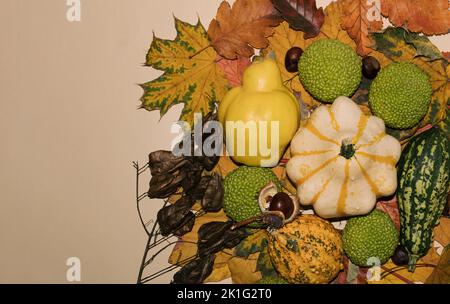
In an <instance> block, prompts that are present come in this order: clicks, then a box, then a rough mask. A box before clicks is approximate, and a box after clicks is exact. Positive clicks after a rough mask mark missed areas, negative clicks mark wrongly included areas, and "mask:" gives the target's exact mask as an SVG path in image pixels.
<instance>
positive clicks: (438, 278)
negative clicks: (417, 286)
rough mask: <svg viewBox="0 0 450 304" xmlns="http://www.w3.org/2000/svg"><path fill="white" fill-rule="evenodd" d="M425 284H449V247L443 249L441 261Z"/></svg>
mask: <svg viewBox="0 0 450 304" xmlns="http://www.w3.org/2000/svg"><path fill="white" fill-rule="evenodd" d="M425 283H426V284H450V246H447V247H445V248H444V252H443V253H442V256H441V259H440V260H439V263H438V264H437V266H436V268H435V269H434V270H433V272H432V273H431V275H430V276H429V277H428V278H427V280H426V281H425Z"/></svg>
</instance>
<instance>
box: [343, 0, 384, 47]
mask: <svg viewBox="0 0 450 304" xmlns="http://www.w3.org/2000/svg"><path fill="white" fill-rule="evenodd" d="M339 3H340V5H341V9H342V13H343V14H342V16H343V17H342V20H341V25H342V27H343V28H344V29H345V30H346V31H347V33H348V34H349V35H350V37H352V38H353V40H355V42H356V45H357V48H356V52H357V53H358V54H359V55H361V56H365V55H367V54H369V53H370V52H371V51H372V49H371V48H370V47H371V46H372V45H373V41H372V39H371V38H370V35H369V33H370V32H377V31H380V30H381V29H382V27H383V21H382V20H381V14H380V12H379V9H378V8H377V6H376V5H375V4H372V5H370V4H369V3H368V1H367V0H341V1H340V2H339ZM377 11H378V12H377ZM377 14H378V15H379V18H378V20H377V16H376V15H377Z"/></svg>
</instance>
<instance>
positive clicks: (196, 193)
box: [190, 175, 213, 200]
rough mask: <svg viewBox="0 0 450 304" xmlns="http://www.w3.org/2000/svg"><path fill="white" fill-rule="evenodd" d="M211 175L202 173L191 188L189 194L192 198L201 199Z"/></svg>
mask: <svg viewBox="0 0 450 304" xmlns="http://www.w3.org/2000/svg"><path fill="white" fill-rule="evenodd" d="M212 178H213V177H212V175H204V176H202V177H201V179H200V181H199V182H198V184H197V186H196V187H195V188H194V189H193V190H192V192H191V193H190V196H191V198H192V199H193V200H201V199H202V198H203V196H205V192H206V189H207V188H208V185H209V182H210V181H211V179H212Z"/></svg>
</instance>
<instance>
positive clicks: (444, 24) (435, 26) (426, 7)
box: [381, 0, 450, 35]
mask: <svg viewBox="0 0 450 304" xmlns="http://www.w3.org/2000/svg"><path fill="white" fill-rule="evenodd" d="M381 14H382V15H383V16H385V17H388V18H389V21H391V23H392V24H394V25H395V26H403V27H405V28H407V29H408V30H410V31H411V32H421V33H424V34H426V35H439V34H447V33H448V32H450V10H449V3H448V0H434V1H430V0H381Z"/></svg>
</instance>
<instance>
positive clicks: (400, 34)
mask: <svg viewBox="0 0 450 304" xmlns="http://www.w3.org/2000/svg"><path fill="white" fill-rule="evenodd" d="M372 2H373V4H370V3H371V1H366V0H338V1H336V2H332V3H331V4H329V5H328V6H327V7H326V8H324V9H323V8H317V7H316V3H315V1H314V0H303V1H302V0H272V1H271V0H236V1H235V2H234V4H233V5H231V4H230V3H228V2H226V1H223V2H222V3H221V5H220V6H219V8H218V10H217V15H216V17H215V18H214V19H213V20H212V21H211V22H210V24H209V28H208V29H206V28H205V27H204V25H203V24H202V23H201V22H200V21H198V22H197V24H195V25H191V24H188V23H186V22H183V21H181V20H178V19H176V18H175V28H176V31H177V35H176V37H175V39H174V40H165V39H160V38H158V37H156V36H154V37H153V40H152V43H151V46H150V50H149V52H148V54H147V59H146V65H147V66H149V67H152V68H154V69H157V70H160V71H162V72H163V74H162V75H161V76H160V77H159V78H157V79H155V80H152V81H150V82H147V83H144V84H142V85H141V87H142V89H143V90H144V94H143V96H142V98H141V102H142V104H141V107H142V108H144V109H146V110H149V111H153V110H159V112H160V115H161V116H163V115H164V114H166V113H167V111H168V110H169V109H170V108H171V107H172V106H174V105H176V104H180V103H182V104H183V105H184V107H183V110H182V112H181V117H180V119H181V120H184V121H187V122H192V121H193V115H194V113H196V112H201V113H203V114H204V115H206V114H207V113H209V112H210V111H213V110H214V109H215V108H216V107H217V106H220V101H221V99H222V98H223V97H224V95H225V93H226V92H227V91H228V90H229V89H230V88H231V87H235V86H238V85H240V84H241V78H242V74H243V71H244V70H245V69H246V68H247V67H248V66H249V65H250V64H251V59H252V57H253V56H254V55H255V54H257V53H259V54H260V56H271V57H274V58H275V60H276V61H277V63H278V66H279V68H280V70H281V73H282V79H283V81H284V84H285V85H286V86H287V87H288V88H289V89H290V90H292V91H293V92H294V93H295V94H296V95H297V96H299V99H300V101H301V104H302V106H303V111H304V112H306V113H310V112H311V111H312V110H313V109H315V108H316V107H317V106H318V105H320V102H319V101H317V100H316V99H314V98H313V97H312V96H311V95H310V94H309V93H308V92H307V91H306V90H305V88H304V87H303V85H302V84H301V82H300V81H299V78H298V77H297V75H296V74H295V73H291V72H289V71H287V70H286V68H285V65H284V60H285V54H286V52H287V51H288V50H289V49H290V48H292V47H300V48H302V49H305V48H306V47H307V46H309V45H310V44H311V43H313V42H314V41H316V40H318V39H323V38H332V39H338V40H340V41H341V42H343V43H345V44H347V45H349V46H350V47H351V48H352V49H354V50H355V51H356V52H357V53H358V54H359V55H360V56H367V55H370V56H373V57H375V58H376V59H377V60H378V61H379V63H380V65H381V67H382V68H383V67H385V66H387V65H388V64H390V63H392V62H398V61H407V62H412V63H414V64H416V65H417V66H419V67H420V68H421V69H422V70H424V71H425V72H426V73H427V74H428V75H429V76H430V81H431V84H432V88H433V95H432V100H431V104H430V107H429V110H428V113H427V115H426V116H425V117H424V118H423V120H422V121H421V123H420V124H419V125H418V126H417V127H414V128H412V129H409V130H388V133H390V134H391V135H393V136H395V137H396V138H397V139H399V140H400V141H401V142H402V144H405V143H406V142H407V141H408V139H409V138H411V137H412V136H414V135H415V134H417V133H418V132H421V131H423V130H426V129H428V128H430V126H431V125H435V126H439V127H440V128H441V129H443V130H444V131H445V132H446V134H447V135H449V136H450V115H449V114H450V113H449V112H450V100H449V98H450V87H449V77H450V68H449V62H448V58H449V56H448V53H441V51H440V50H439V49H438V48H437V47H436V46H434V45H433V44H432V43H431V42H430V40H429V38H428V37H427V36H426V35H436V34H446V33H449V31H450V11H449V10H448V1H447V0H436V1H433V4H432V5H431V4H430V2H429V1H428V0H400V1H394V0H381V1H372ZM381 16H384V17H386V18H387V20H389V22H390V23H391V24H392V26H389V27H387V28H385V29H384V30H383V22H382V19H381ZM369 87H370V80H367V79H364V80H363V81H362V82H361V85H360V87H359V89H358V90H357V91H356V93H355V94H354V95H353V96H352V97H351V98H352V99H353V100H354V101H355V102H356V103H357V104H358V105H360V107H361V108H362V109H363V111H364V112H366V113H369V112H370V109H369V107H368V88H369ZM303 116H305V115H303ZM306 116H307V115H306ZM288 157H289V151H288V152H287V154H286V155H285V157H284V158H285V159H286V158H288ZM235 167H236V165H235V164H234V163H233V162H232V161H231V160H230V159H229V158H227V157H224V156H223V157H222V158H221V159H220V161H219V163H218V165H217V166H216V168H215V169H214V171H215V172H218V173H220V174H221V175H222V176H223V177H224V176H226V174H227V173H228V172H230V171H232V170H233V169H234V168H235ZM273 170H274V172H275V173H276V174H277V175H278V177H279V178H280V179H281V180H282V182H283V183H284V186H285V187H286V188H288V189H292V191H295V189H294V188H292V185H291V184H290V182H289V180H288V179H287V178H286V173H285V169H284V166H283V164H280V165H279V166H278V167H276V168H274V169H273ZM377 208H380V209H382V210H383V211H385V212H387V213H388V214H389V215H390V216H391V217H392V218H393V220H394V222H395V223H396V224H397V225H398V223H399V220H398V209H397V206H396V202H395V199H394V200H392V201H388V202H379V203H378V205H377ZM226 220H227V217H226V215H225V213H223V211H220V212H219V213H209V214H207V215H204V216H202V217H201V218H199V219H198V220H197V221H196V223H195V226H194V229H193V230H192V231H191V232H189V233H187V234H185V235H184V236H183V237H181V238H180V240H179V242H178V243H177V245H176V246H175V248H174V250H173V252H172V254H171V256H170V258H169V263H171V264H177V263H178V261H181V260H183V259H185V258H186V257H189V256H192V255H193V254H194V255H195V252H196V250H197V247H196V245H195V243H196V242H197V231H198V229H199V227H200V226H201V225H202V224H204V223H207V222H210V221H226ZM449 236H450V220H448V219H446V218H443V219H442V221H441V223H440V225H439V226H437V227H436V228H435V243H434V247H432V248H431V249H430V251H429V253H428V254H427V255H426V256H425V257H423V258H422V259H421V261H420V262H419V263H422V264H428V265H438V266H436V267H434V268H430V267H419V268H418V269H417V271H416V272H415V273H413V274H411V273H409V272H407V270H405V269H400V270H399V269H396V268H395V267H396V266H395V265H394V264H393V263H392V262H388V263H387V264H385V265H384V266H383V267H382V270H383V272H382V275H381V282H382V283H412V282H427V283H430V282H434V283H438V282H443V281H445V280H447V283H448V282H449V280H450V278H449V277H450V269H449V266H448V265H449V256H450V247H449V245H448V244H450V239H448V238H449ZM266 242H267V237H266V235H265V232H264V231H259V232H257V233H255V234H253V235H251V236H250V237H248V238H246V239H245V240H244V241H243V242H241V244H239V245H238V246H237V247H235V248H234V249H226V250H224V251H223V252H220V253H219V254H218V256H217V257H216V260H215V263H214V269H213V272H212V273H211V275H210V276H209V277H208V278H207V279H206V281H205V282H212V281H221V280H223V279H226V278H229V277H231V278H232V280H233V282H235V283H256V282H258V281H259V280H260V279H261V278H262V277H263V276H272V275H276V274H274V269H273V267H272V266H271V264H270V259H269V258H268V255H267V249H266ZM445 246H446V247H445ZM345 264H346V269H345V271H343V272H341V273H340V275H339V276H338V277H337V278H336V280H335V281H334V283H366V275H365V274H366V272H367V269H359V268H358V267H357V266H355V265H352V264H351V263H350V262H349V261H346V263H345Z"/></svg>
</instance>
